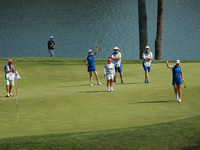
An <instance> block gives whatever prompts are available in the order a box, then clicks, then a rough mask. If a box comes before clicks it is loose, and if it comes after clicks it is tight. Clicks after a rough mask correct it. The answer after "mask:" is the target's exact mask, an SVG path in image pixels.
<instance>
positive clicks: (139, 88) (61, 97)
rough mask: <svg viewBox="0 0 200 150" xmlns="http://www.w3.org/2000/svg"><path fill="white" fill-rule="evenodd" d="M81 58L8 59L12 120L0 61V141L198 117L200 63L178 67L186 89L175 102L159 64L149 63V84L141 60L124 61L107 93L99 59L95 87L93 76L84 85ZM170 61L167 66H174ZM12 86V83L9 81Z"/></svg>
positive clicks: (4, 61) (164, 69) (86, 76)
mask: <svg viewBox="0 0 200 150" xmlns="http://www.w3.org/2000/svg"><path fill="white" fill-rule="evenodd" d="M82 61H83V60H82V59H70V58H55V59H53V58H52V59H51V58H13V64H14V65H15V67H16V69H17V70H18V72H19V74H20V76H21V77H22V79H21V80H18V81H17V85H18V100H19V121H18V122H17V117H16V94H15V87H13V94H15V96H14V97H9V98H7V97H5V95H6V90H5V79H4V72H3V68H4V65H5V64H7V59H6V58H1V59H0V68H2V71H1V72H0V77H1V78H0V83H1V84H0V114H1V117H0V139H3V138H7V137H17V136H31V135H44V134H54V133H70V132H85V131H98V130H106V129H118V128H127V127H135V126H143V125H150V124H157V123H164V122H170V121H175V120H180V119H185V118H191V117H195V116H198V115H200V101H199V98H200V92H199V91H200V87H199V83H200V79H199V77H198V74H199V73H200V70H199V65H200V61H194V62H187V61H186V62H185V63H181V67H182V68H183V75H184V78H185V83H186V86H187V88H183V86H182V103H178V101H177V100H176V98H175V94H174V92H173V87H172V85H171V81H172V71H171V70H170V69H168V68H167V67H166V65H165V63H163V61H160V62H159V61H155V63H153V64H152V68H151V72H150V83H149V84H145V83H144V71H143V68H142V65H141V61H140V60H138V61H131V60H130V61H129V60H125V61H124V63H123V61H122V63H123V74H124V82H125V84H120V79H119V75H118V76H117V83H116V84H114V89H115V91H114V92H107V87H106V79H105V78H104V77H103V67H104V64H105V63H106V62H107V61H106V60H105V59H97V60H96V67H97V70H98V74H99V77H100V82H101V83H102V84H103V85H102V86H99V85H97V84H96V80H95V78H94V76H93V80H94V86H90V85H89V84H90V82H89V74H88V72H87V67H86V66H84V65H83V62H82ZM172 62H173V61H170V65H172V64H174V63H172ZM15 83H16V82H15Z"/></svg>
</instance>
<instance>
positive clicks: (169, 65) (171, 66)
mask: <svg viewBox="0 0 200 150" xmlns="http://www.w3.org/2000/svg"><path fill="white" fill-rule="evenodd" d="M166 65H167V67H168V68H170V69H172V68H173V67H172V66H170V65H169V63H168V60H167V61H166Z"/></svg>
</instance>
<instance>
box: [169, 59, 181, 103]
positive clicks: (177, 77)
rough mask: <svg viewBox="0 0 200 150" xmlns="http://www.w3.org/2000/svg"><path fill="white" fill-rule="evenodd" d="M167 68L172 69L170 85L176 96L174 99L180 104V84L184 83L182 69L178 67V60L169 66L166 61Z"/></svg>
mask: <svg viewBox="0 0 200 150" xmlns="http://www.w3.org/2000/svg"><path fill="white" fill-rule="evenodd" d="M166 65H167V67H168V68H170V69H172V75H173V78H172V85H173V86H174V92H175V94H176V99H177V100H178V101H179V102H181V84H182V83H183V82H182V81H184V78H183V72H182V68H181V67H180V60H176V65H173V66H169V63H168V61H166Z"/></svg>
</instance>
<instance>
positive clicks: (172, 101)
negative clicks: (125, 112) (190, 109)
mask: <svg viewBox="0 0 200 150" xmlns="http://www.w3.org/2000/svg"><path fill="white" fill-rule="evenodd" d="M177 102H178V101H175V100H168V101H145V102H136V103H129V104H148V103H152V104H153V103H177Z"/></svg>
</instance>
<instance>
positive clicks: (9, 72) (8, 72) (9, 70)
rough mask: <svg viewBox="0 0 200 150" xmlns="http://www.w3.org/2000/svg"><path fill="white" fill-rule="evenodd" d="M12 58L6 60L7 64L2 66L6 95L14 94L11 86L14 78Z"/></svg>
mask: <svg viewBox="0 0 200 150" xmlns="http://www.w3.org/2000/svg"><path fill="white" fill-rule="evenodd" d="M12 62H13V61H12V59H9V60H8V64H7V65H5V67H4V72H5V79H6V91H7V95H6V97H10V96H14V95H13V94H12V93H11V91H12V86H14V78H15V71H16V70H15V66H14V65H13V64H12Z"/></svg>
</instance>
